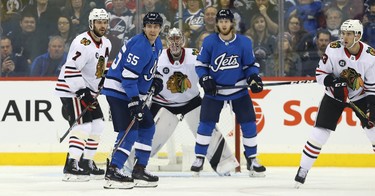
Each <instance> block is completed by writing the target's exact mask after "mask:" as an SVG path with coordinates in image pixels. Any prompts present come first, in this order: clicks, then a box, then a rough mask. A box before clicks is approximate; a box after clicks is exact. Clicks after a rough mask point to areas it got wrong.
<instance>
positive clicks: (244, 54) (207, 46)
mask: <svg viewBox="0 0 375 196" xmlns="http://www.w3.org/2000/svg"><path fill="white" fill-rule="evenodd" d="M197 60H198V65H196V67H195V70H196V72H197V74H198V76H199V78H201V77H202V76H205V75H210V76H212V77H213V79H214V80H215V82H216V85H217V86H218V87H220V86H235V85H246V79H247V78H248V77H249V76H250V75H252V74H258V73H259V64H258V63H256V62H255V57H254V52H253V47H252V42H251V40H250V39H249V38H247V37H245V36H243V35H238V34H235V37H234V39H233V40H231V41H224V40H222V39H221V38H220V37H219V34H217V33H213V34H211V35H209V36H207V37H206V38H205V39H204V41H203V44H202V48H201V50H200V52H199V54H198V57H197ZM246 93H248V91H247V89H228V90H219V91H218V94H217V95H216V96H210V95H206V96H210V97H211V98H213V99H217V100H233V99H236V98H239V97H241V96H243V95H244V94H246Z"/></svg>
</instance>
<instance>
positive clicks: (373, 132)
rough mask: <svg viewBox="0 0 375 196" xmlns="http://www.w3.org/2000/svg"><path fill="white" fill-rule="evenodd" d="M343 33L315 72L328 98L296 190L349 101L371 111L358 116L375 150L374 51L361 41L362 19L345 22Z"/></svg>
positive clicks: (305, 153) (305, 151)
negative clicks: (363, 115) (365, 116)
mask: <svg viewBox="0 0 375 196" xmlns="http://www.w3.org/2000/svg"><path fill="white" fill-rule="evenodd" d="M340 30H341V40H339V41H334V42H331V43H330V44H329V46H328V47H327V49H326V51H325V54H324V55H323V57H322V59H321V60H320V61H319V66H318V68H317V69H316V80H317V82H318V83H319V84H322V85H324V86H325V95H324V97H323V99H322V101H321V103H320V105H319V109H318V114H317V117H316V122H315V125H314V127H313V129H312V133H311V134H310V137H309V139H308V140H307V142H306V144H305V147H304V148H303V151H302V157H301V163H300V167H299V169H298V171H297V175H296V177H295V178H294V180H295V181H296V188H299V186H300V185H301V184H303V183H304V182H305V180H306V175H307V172H308V171H309V170H310V169H311V167H312V165H313V164H314V162H315V160H316V159H317V158H318V156H319V154H320V152H321V150H322V146H323V145H324V144H325V143H326V141H327V140H328V138H329V135H330V133H331V132H333V131H335V129H336V125H337V123H338V120H339V118H340V116H341V114H342V112H343V110H344V108H345V107H346V105H347V104H345V103H346V101H347V99H349V100H350V101H352V102H353V103H354V104H355V105H356V106H358V107H359V108H360V109H361V110H362V111H366V110H367V109H368V111H369V116H368V118H363V117H361V115H360V114H357V113H356V115H357V117H358V118H359V119H360V121H361V123H362V127H363V129H364V131H365V132H366V134H367V137H368V138H369V140H370V142H371V144H372V147H373V150H374V151H375V128H374V126H373V125H374V124H373V122H374V121H375V50H374V49H373V48H371V47H370V46H368V45H367V44H365V43H363V42H361V41H360V40H361V37H362V33H363V27H362V24H361V22H360V21H359V20H346V21H345V22H343V23H342V25H341V27H340Z"/></svg>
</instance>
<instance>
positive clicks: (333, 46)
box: [329, 41, 341, 48]
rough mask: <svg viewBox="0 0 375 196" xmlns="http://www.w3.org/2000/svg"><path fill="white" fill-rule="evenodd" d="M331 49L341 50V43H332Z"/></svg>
mask: <svg viewBox="0 0 375 196" xmlns="http://www.w3.org/2000/svg"><path fill="white" fill-rule="evenodd" d="M329 47H331V48H340V47H341V44H340V42H339V41H336V42H332V43H331V44H329Z"/></svg>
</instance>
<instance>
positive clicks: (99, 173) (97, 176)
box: [78, 159, 105, 180]
mask: <svg viewBox="0 0 375 196" xmlns="http://www.w3.org/2000/svg"><path fill="white" fill-rule="evenodd" d="M78 165H79V167H81V168H82V169H84V170H88V171H89V172H90V180H102V179H104V173H105V172H104V170H103V169H100V168H98V167H97V166H96V164H95V162H94V161H93V160H90V159H81V161H80V162H79V164H78Z"/></svg>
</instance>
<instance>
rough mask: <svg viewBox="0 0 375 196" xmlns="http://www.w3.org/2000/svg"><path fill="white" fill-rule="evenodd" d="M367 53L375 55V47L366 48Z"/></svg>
mask: <svg viewBox="0 0 375 196" xmlns="http://www.w3.org/2000/svg"><path fill="white" fill-rule="evenodd" d="M366 52H367V53H370V54H371V55H372V56H375V50H374V49H373V48H371V47H370V48H367V50H366Z"/></svg>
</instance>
